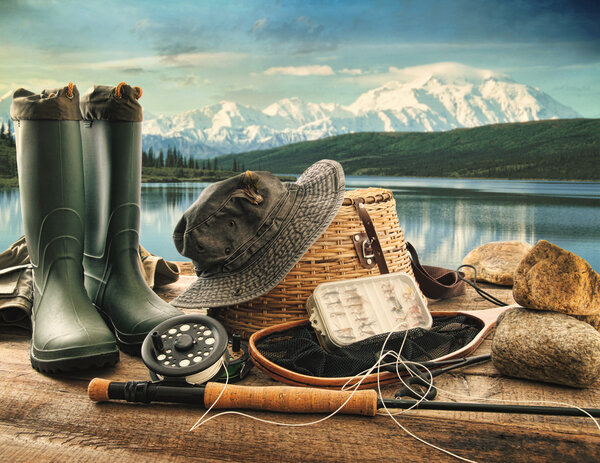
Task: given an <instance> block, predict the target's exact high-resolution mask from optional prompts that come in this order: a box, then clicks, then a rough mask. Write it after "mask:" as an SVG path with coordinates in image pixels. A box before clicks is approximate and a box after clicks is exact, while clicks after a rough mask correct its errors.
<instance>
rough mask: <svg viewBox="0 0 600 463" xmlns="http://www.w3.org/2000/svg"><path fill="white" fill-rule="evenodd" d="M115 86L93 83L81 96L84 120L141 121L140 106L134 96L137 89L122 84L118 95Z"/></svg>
mask: <svg viewBox="0 0 600 463" xmlns="http://www.w3.org/2000/svg"><path fill="white" fill-rule="evenodd" d="M115 90H116V87H109V86H106V85H95V86H94V87H92V88H90V89H89V90H88V91H87V92H85V93H84V94H83V95H82V96H81V100H80V101H81V103H80V105H81V113H82V114H83V118H84V119H85V120H104V121H123V122H141V121H142V120H143V119H144V118H143V115H142V107H141V106H140V104H139V103H138V100H137V98H136V95H137V91H136V89H134V88H133V87H130V86H129V85H122V86H121V89H120V96H117V94H116V92H115Z"/></svg>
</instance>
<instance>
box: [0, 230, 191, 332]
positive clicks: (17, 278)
mask: <svg viewBox="0 0 600 463" xmlns="http://www.w3.org/2000/svg"><path fill="white" fill-rule="evenodd" d="M139 256H140V267H141V269H142V274H143V275H144V279H145V280H146V283H148V286H150V287H151V288H154V287H155V286H163V285H168V284H170V283H174V282H176V281H177V280H178V279H179V267H177V264H176V263H174V262H168V261H166V260H164V259H163V258H162V257H158V256H155V255H154V254H151V253H149V252H148V251H146V250H145V249H144V248H143V247H142V246H140V252H139ZM32 305H33V265H31V261H30V260H29V253H28V252H27V245H26V243H25V237H24V236H22V237H21V238H19V239H18V240H17V241H16V242H15V243H13V244H12V245H11V246H10V247H9V248H8V249H7V250H6V251H4V252H3V253H1V254H0V326H17V327H20V328H25V329H30V328H31V321H30V318H31V306H32Z"/></svg>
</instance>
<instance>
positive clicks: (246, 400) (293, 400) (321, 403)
mask: <svg viewBox="0 0 600 463" xmlns="http://www.w3.org/2000/svg"><path fill="white" fill-rule="evenodd" d="M223 388H225V392H223V395H222V396H221V398H220V399H219V401H218V402H217V403H216V404H215V406H214V407H213V408H230V409H240V408H245V409H252V410H268V411H272V412H284V413H331V412H334V411H335V410H337V409H338V408H339V407H340V406H341V405H342V404H343V403H344V402H345V401H346V400H347V399H348V398H349V397H350V396H351V395H352V392H348V391H328V390H325V389H316V388H309V387H293V386H267V387H264V386H236V385H231V384H228V385H225V384H221V383H207V384H206V386H205V388H204V406H205V407H207V408H208V407H210V406H211V405H212V404H213V403H214V401H215V400H217V397H219V394H220V393H221V391H222V390H223ZM339 413H343V414H346V415H365V416H375V415H376V413H377V392H376V391H375V390H374V389H368V390H363V391H356V392H354V395H352V398H350V400H349V401H348V402H347V403H346V405H344V407H343V408H342V409H341V410H340V411H339Z"/></svg>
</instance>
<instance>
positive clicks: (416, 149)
mask: <svg viewBox="0 0 600 463" xmlns="http://www.w3.org/2000/svg"><path fill="white" fill-rule="evenodd" d="M324 158H327V159H335V160H337V161H339V162H340V163H341V164H342V165H343V167H344V171H345V172H346V174H347V175H389V176H415V177H490V178H511V179H560V180H600V119H562V120H547V121H535V122H523V123H511V124H495V125H487V126H483V127H476V128H472V129H455V130H450V131H447V132H427V133H423V132H392V133H389V132H386V133H381V132H377V133H373V132H369V133H355V134H347V135H339V136H336V137H331V138H325V139H321V140H315V141H308V142H302V143H295V144H292V145H286V146H282V147H279V148H273V149H269V150H262V151H252V152H247V153H242V154H235V155H228V156H225V157H222V158H219V162H220V163H221V165H223V166H229V165H232V164H233V160H234V159H235V161H236V164H237V165H240V164H244V165H245V166H246V168H248V169H253V170H270V171H272V172H279V173H300V172H302V171H303V170H304V169H305V168H306V167H308V166H309V165H311V164H312V163H313V162H316V161H318V160H319V159H324Z"/></svg>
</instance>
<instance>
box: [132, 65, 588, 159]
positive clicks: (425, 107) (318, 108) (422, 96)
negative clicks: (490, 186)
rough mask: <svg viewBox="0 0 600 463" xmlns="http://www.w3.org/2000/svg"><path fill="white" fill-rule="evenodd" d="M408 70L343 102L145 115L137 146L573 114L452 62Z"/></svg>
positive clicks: (301, 137) (226, 148)
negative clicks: (148, 116) (404, 76)
mask: <svg viewBox="0 0 600 463" xmlns="http://www.w3.org/2000/svg"><path fill="white" fill-rule="evenodd" d="M406 70H409V71H410V72H408V73H405V75H406V74H408V75H410V78H404V79H403V80H402V81H391V82H388V83H387V84H385V85H383V86H381V87H377V88H374V89H372V90H369V91H367V92H365V93H363V94H362V95H360V96H359V97H358V98H357V99H356V100H355V101H354V102H353V103H352V104H350V105H348V106H344V105H340V104H336V103H310V102H305V101H302V100H301V99H299V98H295V97H292V98H285V99H282V100H280V101H277V102H275V103H273V104H271V105H269V106H267V107H266V108H264V109H262V110H260V109H257V108H253V107H251V106H247V105H242V104H239V103H234V102H230V101H222V102H220V103H218V104H213V105H210V106H205V107H202V108H199V109H195V110H192V111H187V112H184V113H181V114H178V115H175V116H172V117H169V116H158V117H153V118H152V119H148V120H146V121H145V122H144V129H143V133H144V140H143V141H144V146H145V147H149V146H153V148H154V150H155V151H156V150H157V149H160V148H162V149H165V150H166V148H167V147H168V146H175V147H177V149H178V150H179V151H181V152H182V153H184V154H187V155H192V156H194V157H197V158H206V157H213V156H215V155H222V154H227V153H240V152H246V151H252V150H261V149H268V148H273V147H278V146H282V145H287V144H290V143H295V142H300V141H307V140H317V139H321V138H325V137H330V136H334V135H340V134H346V133H357V132H434V131H436V132H437V131H446V130H451V129H455V128H468V127H478V126H482V125H488V124H496V123H505V122H526V121H534V120H544V119H568V118H576V117H580V116H579V114H578V113H577V112H576V111H574V110H573V109H571V108H569V107H567V106H565V105H562V104H561V103H559V102H558V101H556V100H554V99H553V98H552V97H551V96H549V95H548V94H546V93H544V92H542V91H541V90H538V89H536V88H534V87H531V86H529V85H526V84H521V83H518V82H515V81H514V80H512V79H510V78H509V77H507V76H505V75H502V74H499V73H496V72H493V71H488V70H482V69H476V68H472V67H468V66H465V65H462V64H458V63H437V64H434V65H428V66H419V67H415V68H405V69H404V71H406Z"/></svg>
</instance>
